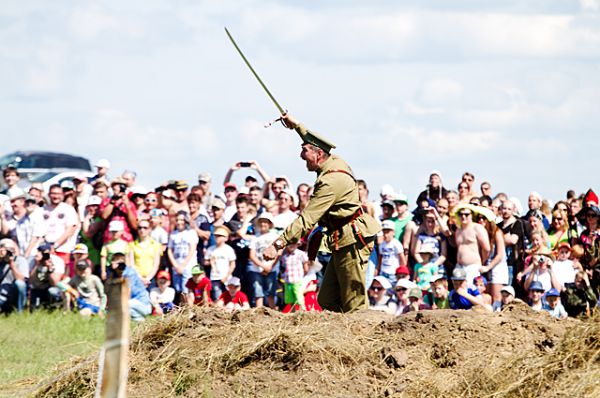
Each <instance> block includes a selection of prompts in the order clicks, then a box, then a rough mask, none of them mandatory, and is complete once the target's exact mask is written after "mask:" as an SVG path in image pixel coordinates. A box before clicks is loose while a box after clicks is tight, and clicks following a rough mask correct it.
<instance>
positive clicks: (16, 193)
mask: <svg viewBox="0 0 600 398" xmlns="http://www.w3.org/2000/svg"><path fill="white" fill-rule="evenodd" d="M21 198H27V195H26V194H25V191H23V190H22V189H21V188H19V187H13V188H12V189H9V190H8V199H9V200H16V199H21Z"/></svg>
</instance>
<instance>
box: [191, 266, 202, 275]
mask: <svg viewBox="0 0 600 398" xmlns="http://www.w3.org/2000/svg"><path fill="white" fill-rule="evenodd" d="M203 273H204V269H202V267H201V266H200V264H196V265H194V266H193V267H192V275H200V274H203Z"/></svg>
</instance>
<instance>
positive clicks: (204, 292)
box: [185, 264, 212, 306]
mask: <svg viewBox="0 0 600 398" xmlns="http://www.w3.org/2000/svg"><path fill="white" fill-rule="evenodd" d="M185 287H187V290H188V293H187V304H188V305H199V306H209V305H211V304H212V300H211V299H210V292H211V290H212V284H211V282H210V279H208V278H207V277H206V275H204V269H203V268H202V267H201V266H200V264H197V265H195V266H194V267H193V268H192V278H191V279H189V280H188V281H187V284H186V285H185Z"/></svg>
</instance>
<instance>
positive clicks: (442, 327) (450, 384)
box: [38, 308, 600, 397]
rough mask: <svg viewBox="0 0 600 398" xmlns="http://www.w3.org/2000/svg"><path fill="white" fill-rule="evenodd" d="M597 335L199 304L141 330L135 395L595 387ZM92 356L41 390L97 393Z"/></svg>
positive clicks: (543, 391)
mask: <svg viewBox="0 0 600 398" xmlns="http://www.w3.org/2000/svg"><path fill="white" fill-rule="evenodd" d="M567 326H572V327H571V329H570V330H569V331H568V332H567V333H565V329H566V327H567ZM598 336H600V328H599V322H598V319H597V318H596V319H595V320H593V321H589V322H586V323H580V322H578V321H570V322H567V323H564V322H562V323H561V322H558V321H555V320H552V319H550V318H549V317H548V316H546V315H545V314H537V313H532V312H531V311H530V310H529V309H527V308H516V309H514V310H513V311H509V312H506V313H502V314H499V315H498V314H495V315H491V314H484V313H477V312H452V311H430V312H423V313H421V314H412V315H408V316H403V317H400V318H393V317H388V316H385V315H383V314H381V313H376V312H372V311H367V312H361V313H357V314H351V315H340V314H331V313H298V314H293V315H282V314H280V313H276V312H272V311H269V310H252V311H248V312H244V313H236V314H226V313H223V312H220V311H218V310H215V309H193V310H185V311H182V312H179V313H176V314H172V315H170V316H168V317H166V318H164V319H162V320H160V321H158V322H153V323H148V324H146V325H142V326H140V327H138V329H136V331H135V333H134V337H133V338H132V345H131V355H130V364H131V370H130V377H129V386H128V393H129V395H130V396H140V397H142V396H148V395H154V396H176V395H180V396H191V397H193V396H199V397H213V396H215V397H234V396H235V397H238V396H261V397H279V396H288V397H305V396H314V395H321V396H328V397H347V396H367V397H378V396H410V397H413V396H414V397H421V396H422V397H425V396H427V397H431V396H444V397H459V396H460V397H463V396H467V397H468V396H470V397H482V396H489V397H512V396H522V397H533V396H559V395H560V394H557V392H560V390H563V391H568V392H569V394H571V395H570V396H600V395H599V394H598V391H599V390H598V385H597V381H596V380H598V377H597V376H599V374H598V371H599V364H598V355H599V349H598V340H597V338H598ZM95 362H96V361H94V360H92V361H91V362H88V363H85V364H84V363H83V362H81V363H82V365H81V368H79V369H76V370H74V371H70V372H68V373H67V374H65V375H64V376H63V377H61V378H59V379H57V380H55V381H54V382H53V383H50V384H47V385H45V386H44V387H43V388H41V389H40V390H39V391H38V396H64V397H75V396H77V397H86V396H92V395H93V391H94V388H95V381H96V377H97V376H96V372H97V365H96V363H95ZM71 366H72V364H71ZM575 380H577V381H575ZM594 383H596V384H594Z"/></svg>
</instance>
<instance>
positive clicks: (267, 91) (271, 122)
mask: <svg viewBox="0 0 600 398" xmlns="http://www.w3.org/2000/svg"><path fill="white" fill-rule="evenodd" d="M225 33H227V36H228V37H229V40H231V44H233V46H234V47H235V49H236V50H237V52H238V53H239V54H240V56H241V57H242V59H243V60H244V62H245V63H246V65H248V68H250V71H251V72H252V74H253V75H254V77H256V80H258V82H259V83H260V85H261V86H262V88H263V90H265V92H266V93H267V95H268V96H269V98H271V101H273V103H274V104H275V106H276V107H277V109H278V110H279V113H280V114H281V116H280V117H278V118H277V119H275V120H272V121H270V122H268V123H266V124H265V128H266V127H271V126H272V125H273V124H274V123H276V122H281V123H282V124H283V125H284V126H285V127H288V128H289V126H287V125H286V124H285V121H284V119H282V117H283V116H285V115H286V114H287V111H286V110H284V109H283V108H282V107H281V105H279V103H278V102H277V100H276V99H275V97H273V94H271V92H270V91H269V89H268V88H267V86H265V84H264V83H263V81H262V80H261V78H260V77H259V76H258V73H256V71H255V70H254V68H253V67H252V65H250V62H248V59H247V58H246V56H245V55H244V53H243V52H242V50H240V48H239V47H238V45H237V43H236V42H235V40H233V36H231V33H229V30H227V28H225Z"/></svg>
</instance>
